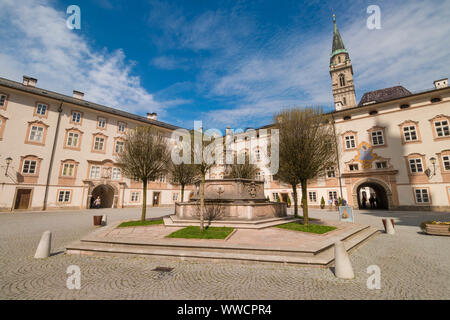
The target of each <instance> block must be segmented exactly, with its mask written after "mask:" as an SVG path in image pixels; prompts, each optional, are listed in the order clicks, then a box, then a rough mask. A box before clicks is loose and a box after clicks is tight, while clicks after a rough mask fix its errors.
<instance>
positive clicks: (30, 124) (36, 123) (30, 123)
mask: <svg viewBox="0 0 450 320" xmlns="http://www.w3.org/2000/svg"><path fill="white" fill-rule="evenodd" d="M33 126H37V127H42V128H44V130H43V132H42V141H40V142H37V141H31V140H30V132H31V128H32V127H33ZM48 127H49V125H47V124H45V123H44V122H42V121H40V120H34V121H28V128H27V133H26V136H25V143H27V144H34V145H37V146H44V145H45V140H46V138H47V131H48V130H47V129H48Z"/></svg>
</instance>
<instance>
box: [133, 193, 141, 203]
mask: <svg viewBox="0 0 450 320" xmlns="http://www.w3.org/2000/svg"><path fill="white" fill-rule="evenodd" d="M139 195H140V192H132V193H131V201H132V202H137V201H139Z"/></svg>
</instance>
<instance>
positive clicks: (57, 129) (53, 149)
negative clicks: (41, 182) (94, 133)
mask: <svg viewBox="0 0 450 320" xmlns="http://www.w3.org/2000/svg"><path fill="white" fill-rule="evenodd" d="M62 105H63V102H62V101H61V102H60V104H59V108H58V121H57V122H56V130H55V137H54V138H53V147H52V154H51V156H50V164H49V166H48V173H47V183H46V184H45V194H44V203H43V205H42V210H47V199H48V188H49V185H50V175H51V172H52V168H53V160H54V158H55V151H56V143H57V142H58V132H59V123H60V122H61V114H62Z"/></svg>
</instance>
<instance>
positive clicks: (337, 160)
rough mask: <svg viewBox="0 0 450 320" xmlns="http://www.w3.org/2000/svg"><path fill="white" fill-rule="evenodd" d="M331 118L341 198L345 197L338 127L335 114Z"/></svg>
mask: <svg viewBox="0 0 450 320" xmlns="http://www.w3.org/2000/svg"><path fill="white" fill-rule="evenodd" d="M331 119H333V134H334V146H335V148H336V150H335V152H336V162H337V168H338V176H339V190H340V192H341V199H344V197H343V195H342V180H341V166H340V164H339V149H338V144H337V137H336V127H335V122H334V116H333V115H331ZM347 201H348V200H347Z"/></svg>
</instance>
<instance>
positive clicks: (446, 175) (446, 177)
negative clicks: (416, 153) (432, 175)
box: [436, 149, 450, 183]
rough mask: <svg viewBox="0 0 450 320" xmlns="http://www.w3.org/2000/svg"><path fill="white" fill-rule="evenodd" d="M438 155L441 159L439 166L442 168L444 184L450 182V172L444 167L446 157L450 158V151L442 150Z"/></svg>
mask: <svg viewBox="0 0 450 320" xmlns="http://www.w3.org/2000/svg"><path fill="white" fill-rule="evenodd" d="M436 155H437V156H438V158H439V166H440V168H441V175H442V180H443V182H446V183H448V182H450V170H446V169H445V166H444V159H443V157H444V156H449V157H450V149H446V150H442V151H441V152H439V153H436Z"/></svg>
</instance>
